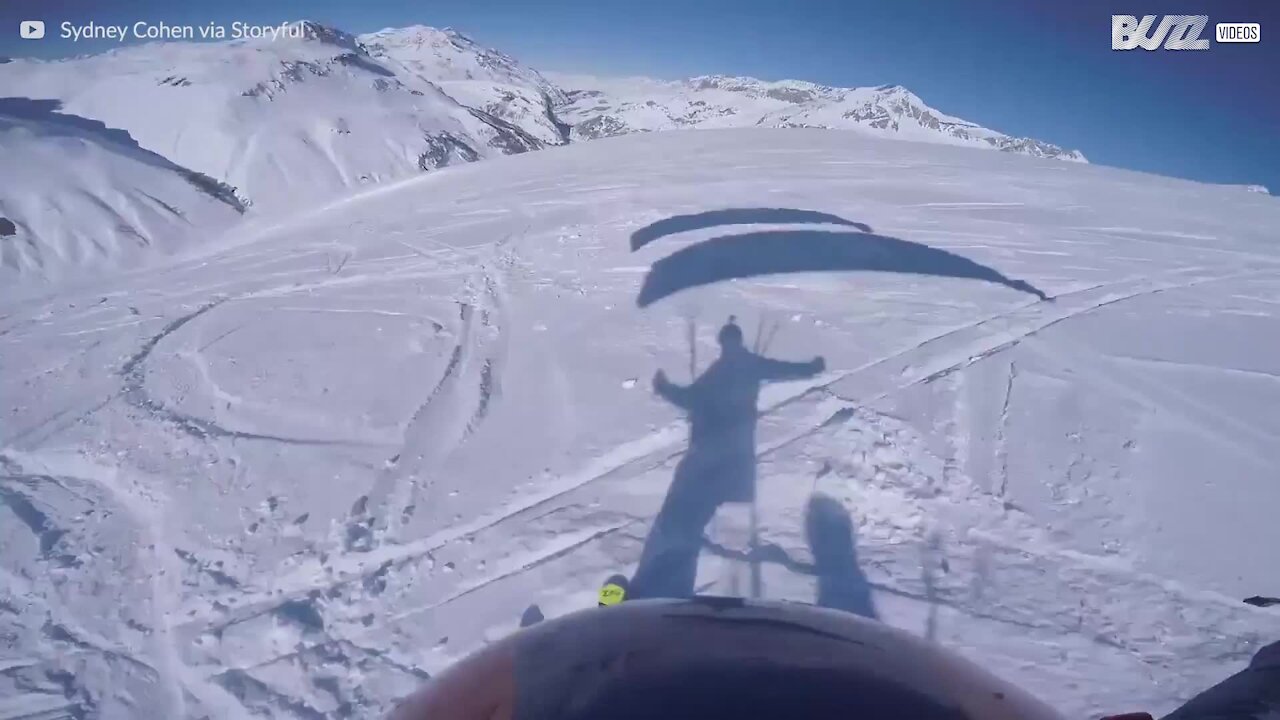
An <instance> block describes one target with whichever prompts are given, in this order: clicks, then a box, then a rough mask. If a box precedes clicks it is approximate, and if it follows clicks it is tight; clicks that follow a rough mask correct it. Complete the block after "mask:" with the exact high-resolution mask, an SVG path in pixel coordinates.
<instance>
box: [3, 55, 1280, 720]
mask: <svg viewBox="0 0 1280 720" xmlns="http://www.w3.org/2000/svg"><path fill="white" fill-rule="evenodd" d="M335 72H337V71H336V70H335ZM290 90H292V87H290ZM8 157H9V156H8V155H7V154H6V155H5V156H4V158H5V160H7V159H8ZM4 165H5V166H7V165H8V163H4ZM71 181H72V180H71V179H67V180H66V182H68V183H69V182H71ZM69 187H74V186H69ZM158 197H162V199H163V196H158ZM165 202H171V200H169V199H165ZM1278 226H1280V203H1277V202H1276V201H1275V199H1274V198H1271V197H1267V196H1263V195H1257V194H1254V193H1248V192H1242V191H1241V190H1240V189H1239V188H1234V187H1214V186H1210V185H1204V184H1200V183H1192V182H1184V181H1177V180H1171V179H1166V178H1160V177H1156V176H1151V175H1144V174H1140V173H1131V172H1125V171H1121V170H1116V169H1113V168H1106V167H1099V166H1091V165H1084V164H1076V163H1060V162H1054V161H1048V160H1029V159H1027V158H1022V157H1012V156H1009V155H1007V154H1003V153H996V152H973V151H971V150H968V149H965V148H956V147H949V146H946V145H938V144H926V143H909V142H891V141H885V140H881V139H876V138H870V137H865V136H863V135H862V134H860V133H838V132H831V131H824V130H806V129H794V130H777V129H728V130H707V131H699V132H688V133H644V134H636V135H629V136H625V137H617V138H608V139H602V140H597V141H592V142H589V143H579V144H576V145H572V144H571V145H570V146H568V147H565V148H561V149H557V150H554V151H546V152H537V153H525V154H522V155H518V156H513V157H500V158H495V159H493V160H487V161H485V162H481V163H473V164H469V165H465V166H461V167H451V168H449V169H447V170H445V171H442V172H440V173H436V174H434V175H432V174H428V175H425V176H423V177H420V178H418V179H415V180H409V181H406V182H403V183H399V184H397V185H395V186H390V187H385V188H380V189H379V190H378V191H375V192H368V193H364V194H361V195H359V196H356V197H353V198H350V199H347V200H345V201H343V202H340V203H335V204H332V205H330V206H329V207H327V208H325V209H321V210H316V211H313V212H310V213H304V214H299V215H298V216H296V217H293V218H290V219H279V220H278V221H276V222H275V227H274V228H267V229H266V230H265V231H263V232H262V233H261V234H259V235H256V236H254V237H252V238H249V239H244V240H245V241H244V242H239V243H238V244H230V243H228V244H225V245H217V246H211V247H210V248H209V250H208V251H207V252H204V253H202V254H201V256H200V257H198V258H191V259H186V258H180V259H177V260H175V261H172V262H169V263H165V264H163V265H161V266H159V267H155V268H150V269H148V271H147V272H134V273H128V274H122V275H112V276H106V277H102V278H95V279H93V280H92V281H89V282H87V283H85V284H82V285H78V286H74V287H67V288H63V289H62V290H61V291H60V292H58V293H56V294H53V293H43V294H41V295H39V296H23V295H21V294H20V293H19V290H20V288H18V287H15V286H13V285H9V284H4V283H0V308H2V311H0V369H2V370H3V371H2V372H0V418H3V422H0V638H4V642H3V643H2V644H0V646H2V649H3V654H2V655H0V708H3V709H4V711H5V713H7V714H8V716H9V717H60V716H61V717H104V718H113V717H137V716H139V715H142V716H146V717H157V718H174V719H182V718H193V719H194V718H245V717H271V718H277V719H278V720H289V719H293V718H299V719H302V718H306V719H313V718H320V717H371V718H372V717H379V716H381V713H382V712H383V711H385V710H386V709H387V708H389V707H390V706H391V704H392V703H393V702H394V701H395V700H396V699H397V698H399V697H402V696H403V695H405V694H406V693H408V692H409V691H410V690H412V689H413V688H414V687H416V686H417V685H419V684H420V683H422V682H423V681H424V679H425V678H426V677H427V676H428V675H432V674H435V673H437V672H438V671H440V670H442V669H443V668H446V667H448V666H449V665H450V664H451V663H452V662H454V661H455V660H456V659H458V658H460V657H462V656H464V655H465V654H466V653H468V652H469V651H471V650H473V649H475V648H478V647H481V646H483V645H484V644H485V643H486V642H488V641H490V640H492V639H493V638H495V637H499V636H501V635H504V634H506V633H508V632H510V631H512V630H514V628H515V627H516V625H517V622H518V619H519V617H520V615H521V612H522V611H523V610H524V608H525V607H526V606H527V605H529V604H530V603H537V604H539V605H540V606H541V608H542V610H543V611H544V612H545V613H546V614H547V615H548V616H549V617H555V616H558V615H561V614H563V613H566V612H569V611H571V610H575V609H578V608H581V607H585V606H589V605H594V604H595V592H596V589H597V587H598V585H599V583H600V581H601V579H602V578H604V577H606V576H608V575H609V574H611V573H615V572H626V573H629V572H630V571H631V570H632V569H633V568H634V567H635V565H636V562H637V560H638V559H639V558H640V556H641V553H642V548H643V547H644V546H645V544H646V538H647V537H648V533H649V530H650V528H651V527H652V525H653V523H654V518H655V515H656V514H657V513H658V512H659V511H660V509H661V508H662V507H663V504H664V497H665V496H666V494H667V492H668V489H669V488H670V487H671V483H672V480H673V476H674V474H675V473H676V472H677V467H678V466H679V463H680V460H681V459H682V458H683V457H685V454H686V451H687V444H686V443H687V441H688V439H689V433H688V429H687V425H686V422H685V419H684V417H683V416H682V413H681V411H680V409H679V408H677V407H675V406H673V405H670V404H668V403H666V402H664V401H662V400H661V399H659V398H658V397H656V396H655V395H654V394H653V393H652V392H651V391H650V387H651V380H650V378H652V377H654V375H655V372H656V371H657V370H659V369H662V370H664V371H665V372H666V374H667V376H668V377H669V378H670V381H671V382H674V383H678V384H679V385H686V384H688V383H690V382H691V380H692V378H693V377H694V376H695V375H697V374H700V373H702V372H704V371H706V369H707V367H708V365H709V363H710V362H711V361H712V360H714V359H715V358H716V357H718V355H719V353H720V346H719V345H718V343H717V339H716V338H717V334H718V330H719V328H720V327H721V326H722V325H723V324H724V323H725V322H726V320H727V319H728V318H729V317H730V316H736V317H737V319H738V323H739V324H740V326H741V327H742V328H743V330H744V331H745V333H746V335H747V343H748V345H750V346H753V347H755V348H757V350H758V351H759V352H761V353H763V354H765V355H767V356H768V357H771V358H779V359H783V360H791V361H808V360H809V359H810V358H813V357H814V356H816V355H822V356H824V357H825V359H826V371H825V372H823V373H822V374H820V375H816V376H809V377H802V378H798V379H795V380H792V381H788V382H777V383H770V384H768V385H766V386H765V387H764V389H763V390H762V391H761V394H760V398H759V407H758V410H759V412H758V414H757V413H756V412H755V411H754V410H752V409H751V406H750V404H749V403H748V404H742V403H740V402H738V401H736V400H735V401H734V405H733V406H734V407H739V408H741V409H742V411H743V412H746V413H749V420H748V422H753V423H755V447H754V451H755V460H754V463H755V467H756V472H755V475H756V476H757V477H758V481H757V491H756V497H757V499H758V518H759V525H758V527H759V547H760V548H762V551H761V552H760V553H759V555H758V556H755V557H754V558H752V556H749V555H748V554H747V548H748V547H749V545H748V543H747V542H746V540H745V539H746V538H748V537H749V535H748V528H749V527H750V524H749V521H748V516H747V508H746V506H745V505H743V504H741V503H735V502H729V503H726V504H725V505H724V506H723V507H721V508H720V510H719V512H718V514H717V517H716V518H715V520H714V522H712V523H711V524H710V525H709V526H708V527H706V528H705V533H706V536H707V541H706V543H705V544H703V545H702V547H701V548H700V549H701V557H700V559H699V561H698V575H697V579H696V587H697V589H699V590H701V591H703V592H706V593H709V594H715V595H728V594H741V593H744V592H747V590H746V588H748V587H749V585H748V583H747V581H746V578H747V576H748V573H749V568H748V567H747V565H748V560H751V561H752V562H755V563H757V564H758V565H759V566H760V568H761V571H760V574H761V577H762V593H763V595H764V597H766V598H772V599H786V600H794V601H803V602H813V601H814V599H815V597H816V593H815V585H816V583H817V581H816V578H815V576H816V575H817V574H818V569H817V568H816V567H815V551H814V549H813V548H812V546H811V543H810V540H809V539H808V538H809V534H808V532H807V530H806V527H805V513H806V509H805V508H806V506H807V503H808V502H809V501H810V498H811V496H812V495H813V494H814V493H815V492H816V493H820V494H822V495H824V496H826V497H828V498H831V499H832V500H831V502H833V503H835V507H836V508H837V509H842V510H843V511H844V512H845V513H847V514H848V515H849V518H848V526H851V527H852V528H855V529H856V532H857V534H856V539H855V538H854V537H850V536H847V535H846V537H845V538H844V542H845V543H847V544H848V543H852V544H850V545H849V547H850V551H849V554H848V556H847V557H848V559H849V562H848V563H847V564H846V565H844V566H843V569H842V571H843V572H845V573H847V574H852V573H860V575H858V577H860V578H861V580H859V582H860V583H862V584H863V586H864V587H869V589H870V596H871V599H872V600H873V602H874V608H873V609H874V610H875V612H876V613H877V614H878V616H879V617H880V619H881V620H883V621H884V622H886V623H889V624H891V625H894V626H897V627H899V628H904V629H906V630H909V631H911V632H914V633H918V634H920V635H923V636H927V637H932V638H934V639H936V640H937V641H938V642H941V643H943V644H944V645H946V646H948V647H950V648H953V649H955V650H957V651H958V652H961V653H962V654H964V655H967V656H969V657H970V658H973V659H976V660H977V661H979V662H980V663H981V664H982V665H984V666H985V667H987V668H988V669H990V670H992V671H993V672H995V673H996V674H998V675H1000V676H1002V677H1005V678H1007V679H1008V680H1010V681H1012V682H1013V683H1015V684H1017V685H1018V686H1020V687H1021V688H1023V689H1025V690H1027V691H1028V692H1031V693H1033V694H1035V695H1037V696H1039V697H1041V698H1042V699H1044V700H1046V701H1047V702H1049V703H1051V704H1052V705H1054V706H1055V707H1057V708H1058V709H1059V710H1061V711H1062V713H1063V714H1064V716H1066V717H1098V716H1101V715H1104V714H1108V713H1114V712H1118V711H1124V710H1129V709H1133V708H1143V709H1147V710H1151V711H1152V712H1155V713H1157V714H1162V713H1163V712H1164V711H1167V710H1169V709H1171V708H1173V707H1174V706H1175V705H1176V704H1178V703H1179V702H1180V701H1181V700H1184V699H1186V698H1187V697H1189V696H1190V695H1191V694H1192V693H1194V692H1196V691H1198V690H1201V689H1203V688H1205V687H1206V686H1208V685H1209V684H1211V683H1213V682H1215V681H1217V680H1219V679H1221V677H1223V676H1224V675H1225V674H1227V673H1229V672H1234V671H1235V670H1236V669H1239V668H1241V667H1243V664H1244V662H1246V661H1247V659H1248V658H1249V657H1250V655H1251V654H1252V652H1253V651H1254V650H1256V649H1257V647H1258V646H1259V644H1261V643H1262V642H1270V641H1274V640H1275V638H1277V637H1280V614H1277V613H1276V612H1275V611H1274V610H1266V609H1263V608H1258V607H1251V606H1249V605H1246V604H1244V603H1242V602H1241V598H1244V597H1247V596H1249V595H1255V594H1262V595H1272V596H1280V575H1277V574H1276V572H1275V570H1276V565H1275V553H1274V551H1273V549H1274V548H1276V547H1278V546H1280V524H1277V523H1276V522H1275V509H1276V508H1277V507H1280V485H1277V483H1276V482H1275V478H1276V468H1277V467H1280V414H1277V412H1276V408H1277V407H1280V382H1277V377H1280V245H1277V243H1276V242H1275V238H1274V229H1275V228H1276V227H1278ZM238 232H239V231H238V230H237V231H232V232H231V233H230V237H232V239H235V238H236V236H237V234H238ZM1042 296H1048V297H1049V298H1050V299H1049V300H1042V299H1041V297H1042ZM805 367H810V366H805ZM808 372H812V371H808ZM798 374H805V373H798ZM735 412H736V411H735ZM745 462H747V463H748V464H750V463H751V462H752V461H751V460H750V459H749V458H748V459H746V460H745ZM692 515H695V516H696V515H697V513H692ZM848 526H847V527H848ZM695 530H699V529H698V528H695ZM845 532H846V533H848V530H847V529H846V531H845ZM854 548H856V554H855V553H854V552H853V549H854ZM698 549H699V548H697V547H695V549H694V552H697V551H698ZM766 549H767V550H768V552H767V553H766V552H764V550H766ZM842 557H844V556H842ZM39 713H46V715H40V714H39Z"/></svg>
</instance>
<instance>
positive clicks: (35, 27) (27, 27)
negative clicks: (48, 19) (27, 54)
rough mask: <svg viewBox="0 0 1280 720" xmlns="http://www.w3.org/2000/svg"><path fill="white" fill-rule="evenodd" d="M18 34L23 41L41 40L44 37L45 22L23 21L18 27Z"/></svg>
mask: <svg viewBox="0 0 1280 720" xmlns="http://www.w3.org/2000/svg"><path fill="white" fill-rule="evenodd" d="M18 34H19V35H21V36H22V39H23V40H39V39H40V38H42V37H44V21H43V20H23V21H22V22H21V23H20V24H19V25H18Z"/></svg>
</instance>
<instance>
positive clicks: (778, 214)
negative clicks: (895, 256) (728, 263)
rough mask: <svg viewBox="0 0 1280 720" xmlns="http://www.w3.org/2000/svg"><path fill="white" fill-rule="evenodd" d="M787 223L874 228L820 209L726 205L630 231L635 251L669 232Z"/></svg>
mask: <svg viewBox="0 0 1280 720" xmlns="http://www.w3.org/2000/svg"><path fill="white" fill-rule="evenodd" d="M765 223H772V224H785V223H826V224H828V225H844V226H845V227H851V228H856V229H858V230H861V231H862V232H866V233H869V232H871V226H870V225H866V224H864V223H860V222H854V221H852V220H846V219H844V218H842V217H840V216H839V215H832V214H831V213H825V212H821V211H818V210H797V209H794V208H725V209H723V210H708V211H706V212H700V213H694V214H692V215H673V216H671V217H669V218H666V219H663V220H659V221H658V222H655V223H653V224H651V225H646V226H645V227H642V228H640V229H639V230H637V231H635V232H634V233H632V234H631V251H632V252H635V251H636V250H639V249H640V248H642V247H644V246H645V245H648V244H649V243H651V242H653V241H655V240H658V239H661V238H664V237H666V236H668V235H675V234H677V233H682V232H689V231H690V230H705V229H706V228H712V227H721V226H724V225H755V224H765Z"/></svg>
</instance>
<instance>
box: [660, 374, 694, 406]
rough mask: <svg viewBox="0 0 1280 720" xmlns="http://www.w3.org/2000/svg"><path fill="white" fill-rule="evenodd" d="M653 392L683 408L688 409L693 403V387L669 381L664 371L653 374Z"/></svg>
mask: <svg viewBox="0 0 1280 720" xmlns="http://www.w3.org/2000/svg"><path fill="white" fill-rule="evenodd" d="M653 392H654V394H656V395H657V396H658V397H660V398H662V399H663V400H666V401H667V402H669V403H671V404H672V405H675V406H676V407H678V408H681V409H683V410H688V409H689V408H690V407H692V405H693V388H692V387H690V386H688V385H677V384H676V383H673V382H671V381H670V380H668V379H667V374H666V372H664V371H662V370H659V371H658V372H656V373H654V374H653Z"/></svg>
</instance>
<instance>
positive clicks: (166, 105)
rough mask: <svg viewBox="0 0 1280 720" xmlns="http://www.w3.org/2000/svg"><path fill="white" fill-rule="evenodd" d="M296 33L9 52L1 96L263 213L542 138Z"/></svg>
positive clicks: (333, 36) (333, 37)
mask: <svg viewBox="0 0 1280 720" xmlns="http://www.w3.org/2000/svg"><path fill="white" fill-rule="evenodd" d="M305 30H306V32H305V33H304V36H303V37H301V38H297V39H279V40H274V41H273V40H270V39H264V40H241V41H230V42H224V43H154V44H148V45H141V46H136V47H128V48H122V49H120V50H114V51H111V52H108V53H105V54H102V55H97V56H91V57H82V58H74V59H70V60H62V61H37V60H16V61H14V62H10V63H6V64H4V65H0V95H10V96H22V97H29V98H49V99H57V100H60V101H62V103H63V105H64V106H65V107H66V109H67V111H68V112H72V113H75V114H77V115H81V116H83V117H87V118H93V119H96V120H100V121H102V122H104V123H106V124H107V125H109V126H111V127H116V128H121V129H124V130H126V131H128V132H129V133H130V134H132V135H133V137H134V138H136V139H137V141H138V143H139V144H140V145H141V146H142V147H143V148H146V149H148V150H151V151H153V152H156V153H159V154H160V155H163V156H164V157H166V158H168V159H169V160H171V161H173V162H175V163H177V164H179V165H182V166H185V167H188V168H191V169H193V170H196V171H199V172H202V173H205V174H207V175H209V176H211V177H213V178H215V179H218V180H220V181H223V182H225V183H227V184H229V185H231V186H233V187H235V188H236V189H237V191H238V192H239V194H240V195H241V196H242V197H243V198H245V199H247V200H248V201H250V202H252V203H253V205H254V206H255V208H262V209H269V210H278V209H295V208H299V207H305V206H307V205H311V204H314V203H316V202H317V201H319V200H322V199H325V198H327V197H330V196H333V195H334V194H336V193H339V192H341V191H344V190H346V189H348V188H354V187H360V186H362V185H366V184H370V183H375V182H380V181H385V180H392V179H397V178H402V177H407V176H411V175H415V174H418V173H420V172H422V171H423V170H429V169H432V168H436V167H442V166H446V165H449V164H453V163H457V162H463V161H471V160H475V159H479V158H485V157H490V156H494V155H501V154H504V153H513V152H523V151H526V150H531V149H536V148H539V147H541V146H542V145H543V143H542V141H540V140H538V139H536V138H534V137H531V136H530V135H529V134H528V133H526V132H524V131H522V130H520V129H519V128H516V127H514V126H512V125H511V124H510V123H507V122H506V121H503V120H501V119H499V118H494V117H491V116H489V115H487V114H486V113H484V112H481V111H478V110H474V109H472V108H469V107H466V106H464V105H462V104H460V103H458V102H457V101H456V100H454V99H453V98H452V97H450V96H448V95H446V94H445V93H444V92H442V91H441V90H440V88H439V87H436V86H434V85H432V84H431V83H429V82H426V81H424V80H423V79H421V78H420V77H418V76H417V75H413V74H406V73H403V72H397V70H400V68H396V67H394V66H392V67H388V66H385V65H383V64H381V63H380V62H379V61H377V60H375V59H374V58H372V57H370V56H369V54H368V53H367V52H366V51H365V50H364V49H363V48H362V47H361V46H360V44H359V43H358V42H357V41H356V39H355V38H354V37H352V36H350V35H347V34H345V33H343V32H341V31H339V30H334V29H331V28H326V27H324V26H320V25H317V24H315V23H305Z"/></svg>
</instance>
